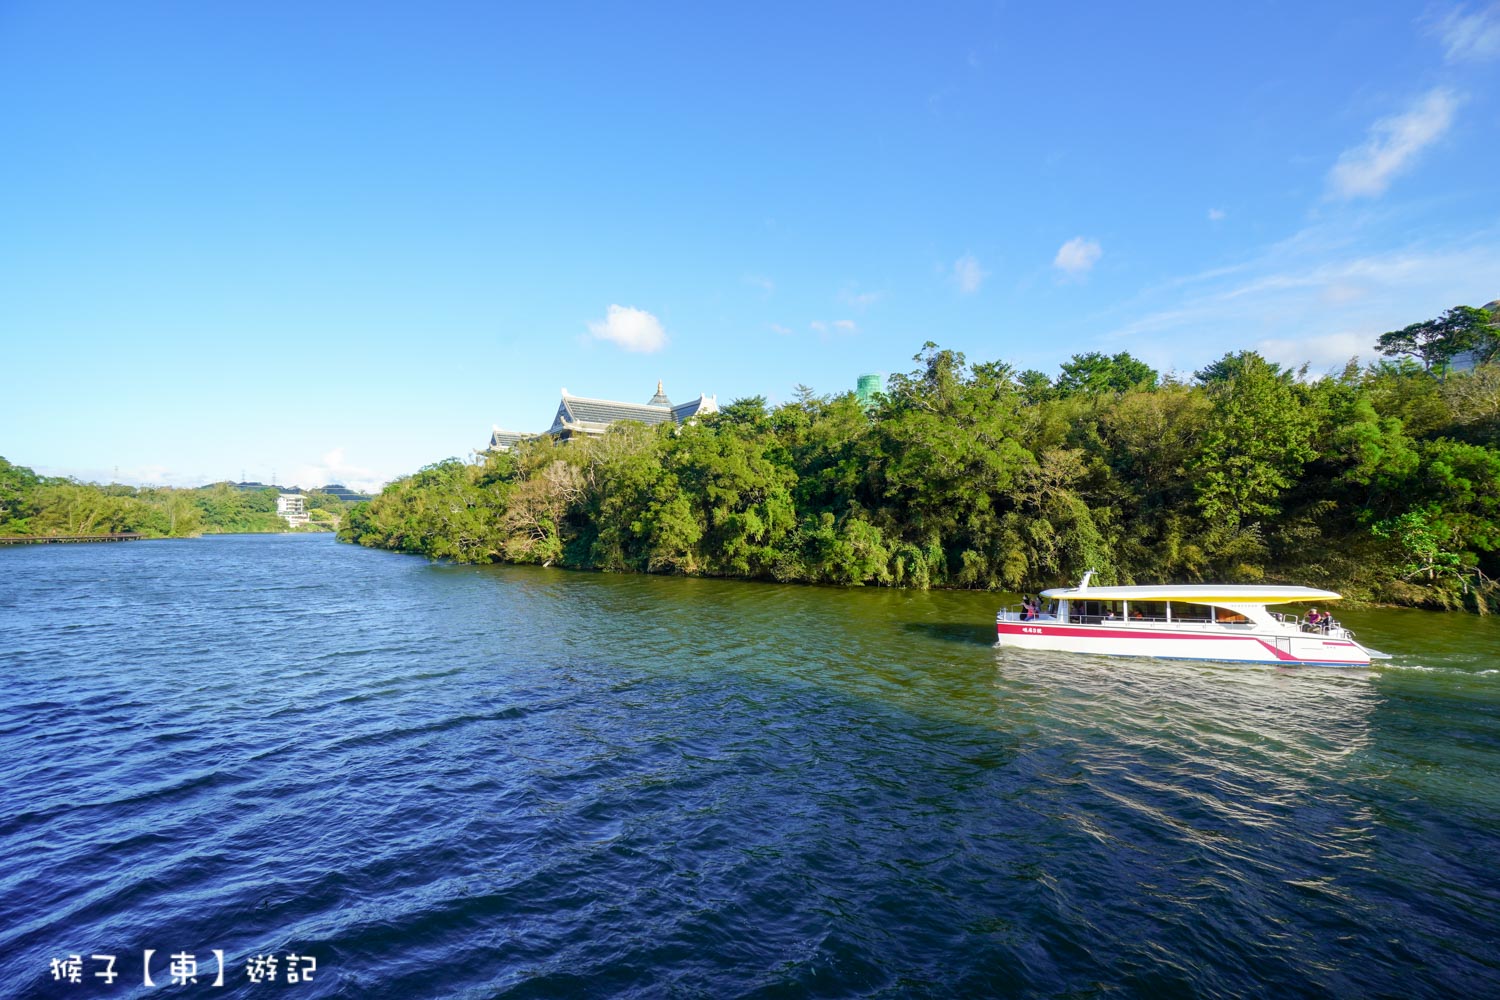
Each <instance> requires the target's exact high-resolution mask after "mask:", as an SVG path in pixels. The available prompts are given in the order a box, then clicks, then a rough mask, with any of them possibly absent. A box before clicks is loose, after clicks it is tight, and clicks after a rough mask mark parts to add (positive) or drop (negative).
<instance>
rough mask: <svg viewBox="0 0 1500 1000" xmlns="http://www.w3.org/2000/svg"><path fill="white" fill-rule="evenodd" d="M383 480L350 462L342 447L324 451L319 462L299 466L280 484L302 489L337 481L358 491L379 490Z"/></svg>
mask: <svg viewBox="0 0 1500 1000" xmlns="http://www.w3.org/2000/svg"><path fill="white" fill-rule="evenodd" d="M385 482H386V477H383V476H381V475H380V474H379V473H378V472H376V471H375V470H373V469H367V468H365V467H364V466H362V465H355V464H353V463H352V462H350V461H349V460H348V459H347V458H345V456H344V449H342V448H334V449H332V450H330V451H327V452H324V453H323V460H322V461H321V462H317V463H313V464H310V465H302V466H299V467H298V468H297V470H296V471H295V473H294V474H293V476H292V478H291V480H290V481H288V480H287V479H282V480H281V483H282V485H291V486H300V487H302V488H303V489H304V490H312V489H317V488H318V487H319V486H330V485H332V484H334V483H338V484H340V485H342V486H347V487H349V488H350V489H352V490H354V491H356V492H358V493H376V492H379V490H380V488H381V486H383V485H385Z"/></svg>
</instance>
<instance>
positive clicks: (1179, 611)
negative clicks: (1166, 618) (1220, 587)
mask: <svg viewBox="0 0 1500 1000" xmlns="http://www.w3.org/2000/svg"><path fill="white" fill-rule="evenodd" d="M1213 613H1214V609H1213V608H1211V607H1209V606H1208V605H1206V604H1184V603H1182V602H1178V603H1177V604H1174V605H1172V620H1173V621H1178V622H1209V621H1213Z"/></svg>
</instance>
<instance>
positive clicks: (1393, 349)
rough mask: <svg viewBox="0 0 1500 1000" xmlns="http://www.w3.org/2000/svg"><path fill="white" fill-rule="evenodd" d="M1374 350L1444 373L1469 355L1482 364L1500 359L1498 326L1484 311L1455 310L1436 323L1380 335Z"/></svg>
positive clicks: (1424, 321)
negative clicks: (1420, 363) (1416, 362)
mask: <svg viewBox="0 0 1500 1000" xmlns="http://www.w3.org/2000/svg"><path fill="white" fill-rule="evenodd" d="M1375 346H1376V349H1377V350H1378V351H1380V353H1381V354H1384V355H1386V356H1387V357H1410V358H1415V359H1417V360H1418V361H1420V362H1422V367H1423V369H1425V370H1427V371H1433V370H1436V371H1438V372H1439V373H1446V371H1447V369H1448V366H1449V365H1450V364H1451V363H1452V362H1453V359H1454V358H1456V357H1458V356H1459V355H1461V354H1466V353H1468V352H1470V351H1473V352H1476V355H1477V358H1476V360H1478V361H1480V362H1481V363H1482V362H1485V361H1492V360H1494V359H1495V358H1496V357H1500V326H1497V325H1496V321H1495V317H1494V316H1492V315H1490V313H1489V312H1488V311H1486V310H1484V309H1475V308H1474V307H1472V306H1454V307H1453V308H1452V309H1449V310H1448V311H1447V312H1445V313H1443V314H1442V315H1441V316H1439V317H1437V318H1436V319H1429V320H1423V321H1422V322H1420V323H1412V324H1411V325H1410V326H1406V327H1402V328H1401V329H1400V330H1392V331H1390V332H1389V333H1382V334H1381V335H1380V337H1379V339H1378V340H1376V342H1375Z"/></svg>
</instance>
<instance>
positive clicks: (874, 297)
mask: <svg viewBox="0 0 1500 1000" xmlns="http://www.w3.org/2000/svg"><path fill="white" fill-rule="evenodd" d="M883 298H885V292H880V291H876V292H861V291H860V290H859V286H858V285H845V286H844V287H843V288H841V289H839V294H838V300H839V301H840V302H842V303H843V304H844V305H846V306H849V307H850V308H851V309H858V310H860V311H861V312H863V311H864V310H866V309H868V308H869V307H870V306H873V305H874V304H875V303H877V302H879V301H880V300H881V299H883Z"/></svg>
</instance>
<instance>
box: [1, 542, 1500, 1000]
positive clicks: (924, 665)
mask: <svg viewBox="0 0 1500 1000" xmlns="http://www.w3.org/2000/svg"><path fill="white" fill-rule="evenodd" d="M1000 603H1002V601H1001V599H1000V598H998V597H997V596H995V595H984V594H970V593H920V592H902V591H890V590H877V589H865V590H859V589H854V590H842V589H831V588H814V587H790V586H774V585H766V584H756V583H740V582H727V581H710V580H689V579H674V578H661V577H640V576H613V575H601V574H589V573H573V572H566V571H558V570H547V569H538V568H516V567H483V568H477V567H460V566H446V565H434V564H430V563H428V562H426V561H424V560H422V559H420V558H416V557H412V556H402V555H395V554H391V553H386V552H377V551H373V550H368V549H361V548H357V547H354V546H348V545H339V544H337V543H335V542H333V541H332V540H331V539H330V538H329V537H328V536H326V535H325V536H317V535H300V536H299V535H287V536H221V537H209V538H203V539H195V540H181V541H159V542H132V543H121V544H110V545H52V546H23V547H15V548H8V549H3V550H0V683H3V687H0V996H19V997H32V996H68V997H82V996H118V997H127V996H129V997H135V996H142V997H144V996H159V995H170V996H207V997H263V996H272V995H274V996H288V997H325V996H341V997H391V998H405V997H493V996H503V997H570V996H580V997H595V996H626V997H642V998H645V997H652V998H654V997H715V998H718V997H736V996H755V997H796V996H873V997H908V996H918V997H921V996H931V997H949V996H996V997H1037V996H1040V997H1091V996H1109V997H1242V996H1254V997H1303V996H1306V997H1374V996H1391V997H1402V998H1412V997H1453V996H1465V997H1469V996H1472V997H1495V996H1500V944H1497V940H1500V874H1497V872H1500V620H1497V619H1477V618H1473V617H1467V616H1459V615H1446V616H1445V615H1438V614H1432V613H1424V612H1417V611H1390V610H1378V609H1376V610H1368V611H1364V612H1357V611H1348V612H1346V613H1345V614H1344V615H1343V616H1342V617H1343V618H1344V619H1345V621H1346V623H1347V624H1348V625H1350V626H1351V627H1352V628H1354V629H1355V630H1356V631H1357V632H1358V633H1359V636H1360V638H1361V640H1362V641H1364V642H1366V643H1367V644H1369V645H1373V646H1375V647H1377V648H1381V649H1385V650H1388V651H1390V652H1392V653H1395V654H1396V656H1395V659H1393V660H1391V661H1389V662H1388V663H1386V664H1383V665H1381V666H1379V667H1378V668H1376V669H1373V670H1358V671H1338V670H1329V669H1306V668H1305V669H1279V668H1275V667H1234V666H1220V665H1213V664H1203V663H1186V662H1185V663H1179V662H1170V661H1150V660H1143V661H1133V660H1115V659H1104V658H1094V657H1087V656H1076V655H1063V654H1037V653H1024V652H1017V651H1001V650H998V649H996V648H995V647H993V646H992V645H991V643H992V641H993V634H992V630H993V625H992V622H993V618H994V612H995V609H996V606H997V605H998V604H1000ZM148 949H149V950H151V951H153V952H154V954H153V955H152V956H150V957H149V958H146V957H145V956H144V954H143V953H144V952H145V951H147V950H148ZM216 952H220V953H222V966H223V969H224V985H223V986H222V987H218V986H215V985H214V982H215V981H216V977H217V974H218V969H219V961H220V959H219V956H218V955H216V954H215V953H216ZM74 955H77V956H79V961H78V963H77V964H76V965H71V964H70V962H71V956H74ZM111 955H112V956H114V957H115V961H114V964H113V965H112V966H111V965H109V964H108V963H107V962H106V960H105V959H106V957H107V956H111ZM95 956H100V957H99V958H95ZM189 956H191V960H192V961H193V962H195V963H196V968H195V969H194V970H192V971H196V975H197V983H196V984H193V983H192V982H186V983H183V984H179V985H172V975H171V973H172V971H173V969H172V966H173V964H177V965H178V969H177V970H176V971H178V972H182V973H184V978H185V974H186V973H187V972H188V971H190V970H189V966H188V965H187V962H188V961H189ZM273 957H274V958H275V959H276V960H277V966H276V969H275V970H274V975H275V978H276V981H277V983H278V984H279V985H276V986H272V985H270V984H269V982H268V981H266V980H267V978H268V975H269V974H271V973H270V972H269V970H268V965H269V963H268V959H269V958H273ZM54 960H57V964H54ZM312 962H315V963H316V967H315V968H313V966H312ZM70 970H71V971H70ZM292 970H296V978H297V979H298V980H299V981H296V982H293V983H290V984H288V983H287V979H288V978H289V975H290V973H291V971H292ZM106 971H112V972H113V974H114V975H115V977H116V978H115V981H114V982H113V983H112V984H111V983H108V982H107V977H106V976H105V975H104V973H105V972H106ZM72 972H77V973H79V976H80V979H81V982H79V983H77V984H74V983H70V982H68V981H67V979H68V977H69V976H70V975H71V973H72ZM309 972H310V974H311V976H310V978H306V976H307V974H308V973H309ZM253 973H258V977H257V976H255V975H252V974H253ZM148 975H149V976H150V977H151V978H152V981H153V982H154V983H155V984H156V986H154V987H151V986H146V985H144V981H145V978H146V977H147V976H148ZM59 977H60V978H59ZM256 978H259V979H260V980H261V981H258V982H257V981H256Z"/></svg>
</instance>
